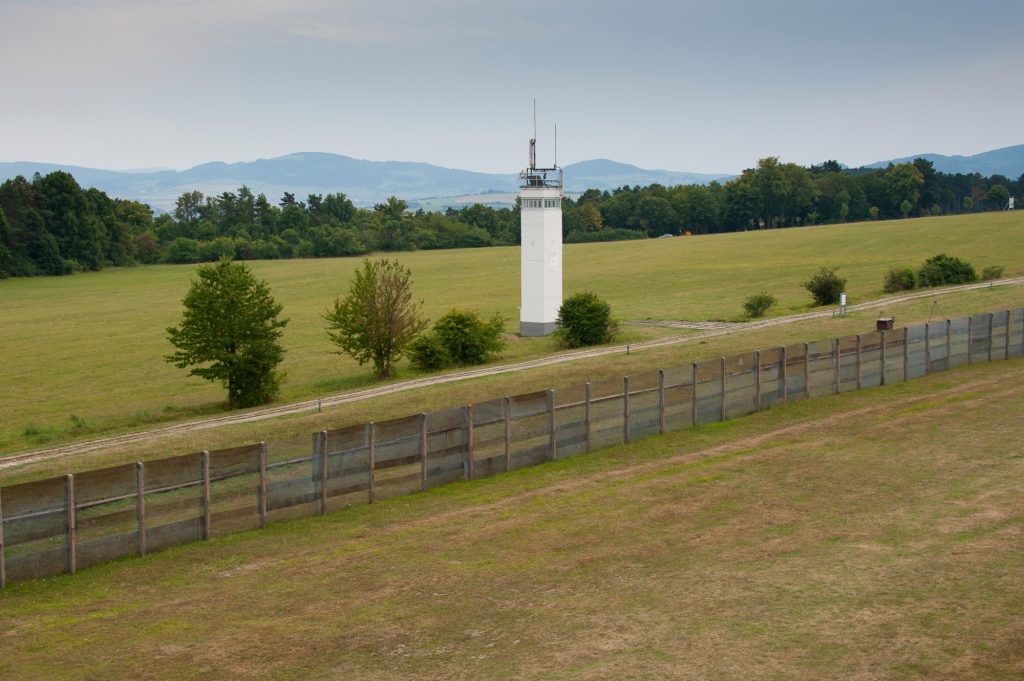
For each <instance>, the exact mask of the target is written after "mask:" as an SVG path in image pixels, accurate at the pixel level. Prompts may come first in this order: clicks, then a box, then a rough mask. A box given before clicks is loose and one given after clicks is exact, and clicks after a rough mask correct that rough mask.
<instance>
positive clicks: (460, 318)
mask: <svg viewBox="0 0 1024 681" xmlns="http://www.w3.org/2000/svg"><path fill="white" fill-rule="evenodd" d="M504 329H505V319H504V318H503V317H502V316H501V315H500V314H498V313H495V314H494V315H493V316H492V317H491V318H490V319H481V318H480V315H479V314H477V313H476V312H473V311H471V310H458V309H453V310H451V311H450V312H448V313H447V314H445V315H444V316H443V317H441V318H440V319H438V320H437V321H436V322H435V323H434V328H433V330H432V331H431V332H430V333H428V334H424V335H422V336H420V337H418V338H417V339H416V340H414V341H413V342H412V344H411V345H410V346H409V359H410V361H411V362H412V365H413V366H414V367H416V368H417V369H421V370H423V371H437V370H439V369H445V368H447V367H450V366H466V365H473V364H484V363H485V362H488V361H490V360H491V358H492V357H494V355H496V354H498V353H499V352H501V350H502V349H503V348H504V347H505V339H504V338H503V337H502V333H503V331H504Z"/></svg>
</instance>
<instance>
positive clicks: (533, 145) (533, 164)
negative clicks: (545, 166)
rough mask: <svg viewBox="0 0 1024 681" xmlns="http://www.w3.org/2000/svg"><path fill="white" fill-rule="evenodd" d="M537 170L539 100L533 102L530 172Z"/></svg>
mask: <svg viewBox="0 0 1024 681" xmlns="http://www.w3.org/2000/svg"><path fill="white" fill-rule="evenodd" d="M536 168H537V100H536V99H534V100H533V137H532V138H530V170H535V169H536Z"/></svg>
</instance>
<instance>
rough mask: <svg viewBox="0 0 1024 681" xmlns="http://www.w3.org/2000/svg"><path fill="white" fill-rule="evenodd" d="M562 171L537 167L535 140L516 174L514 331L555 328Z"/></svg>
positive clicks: (559, 284) (539, 333)
mask: <svg viewBox="0 0 1024 681" xmlns="http://www.w3.org/2000/svg"><path fill="white" fill-rule="evenodd" d="M562 180H563V176H562V169H561V168H559V167H558V165H557V164H554V165H552V167H550V168H538V167H537V159H536V140H533V139H531V140H530V167H529V168H527V169H526V170H524V171H522V172H521V173H519V205H520V231H521V238H520V241H521V244H522V247H521V248H520V294H521V297H520V300H521V304H520V308H519V333H520V334H521V335H523V336H546V335H547V334H549V333H551V332H552V331H554V330H555V328H556V327H557V324H556V320H557V319H558V308H559V307H561V305H562Z"/></svg>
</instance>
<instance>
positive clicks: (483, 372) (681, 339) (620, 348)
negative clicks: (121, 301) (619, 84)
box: [0, 277, 1024, 469]
mask: <svg viewBox="0 0 1024 681" xmlns="http://www.w3.org/2000/svg"><path fill="white" fill-rule="evenodd" d="M1020 285H1024V277H1014V278H1011V279H1001V280H998V281H993V282H983V283H978V284H964V285H961V286H950V287H948V288H943V289H938V290H927V291H916V292H914V293H907V294H904V295H899V296H890V297H887V298H882V299H879V300H872V301H868V302H864V303H858V304H857V305H850V306H849V307H848V308H847V309H849V310H851V311H854V310H866V309H872V308H880V307H885V306H890V305H893V304H895V303H902V302H906V301H909V300H915V299H918V298H929V297H933V296H939V295H944V294H949V293H959V292H962V291H972V290H975V289H981V288H989V287H991V286H1020ZM832 314H833V310H832V308H828V309H824V310H820V309H819V310H815V311H813V312H804V313H801V314H794V315H787V316H784V317H773V318H771V319H762V320H759V321H756V322H748V323H743V324H723V325H716V326H713V327H710V328H707V329H706V330H704V331H701V332H700V333H695V334H690V335H687V336H672V337H669V338H660V339H657V340H651V341H644V342H641V343H631V344H629V345H614V346H604V347H600V348H592V349H588V350H577V351H574V352H565V353H561V354H557V355H550V356H548V357H540V358H538V359H531V360H527V361H525V362H516V363H514V364H501V365H498V366H491V367H483V368H479V369H468V370H466V371H456V372H452V373H449V374H444V375H441V376H427V377H423V378H414V379H410V380H407V381H398V382H395V383H389V384H387V385H381V386H375V387H373V388H366V389H364V390H354V391H351V392H346V393H341V394H337V395H331V396H328V397H323V398H320V400H319V404H320V405H322V406H323V407H334V406H337V405H341V404H348V403H351V402H358V401H360V400H367V399H371V398H374V397H381V396H384V395H391V394H393V393H397V392H402V391H405V390H415V389H417V388H423V387H427V386H432V385H440V384H442V383H453V382H455V381H462V380H466V379H470V378H480V377H482V376H494V375H496V374H504V373H510V372H513V371H525V370H528V369H535V368H538V367H545V366H550V365H552V364H561V363H563V362H574V361H576V360H579V359H589V358H592V357H602V356H604V355H614V354H620V353H623V352H626V351H627V349H628V351H629V352H636V351H638V350H645V349H649V348H660V347H663V346H668V345H679V344H681V343H692V342H695V341H700V340H703V339H705V338H712V337H716V336H724V335H727V334H731V333H736V332H739V331H747V330H751V329H764V328H768V327H772V326H780V325H782V324H792V323H794V322H800V321H804V320H808V319H820V318H823V317H830V316H832ZM643 323H645V324H652V325H671V324H672V323H670V322H657V321H651V322H643ZM317 406H318V400H315V399H314V400H305V401H302V402H292V403H290V404H282V405H278V406H274V407H265V408H262V409H254V410H251V411H247V412H244V413H240V414H228V415H225V416H215V417H210V418H204V419H196V420H193V421H185V422H182V423H176V424H174V425H169V426H162V427H159V428H152V429H149V430H145V431H142V432H137V433H125V434H123V435H111V436H109V437H102V438H96V439H94V440H89V441H86V442H78V443H73V444H67V445H61V446H59V447H50V448H47V449H37V450H32V451H28V452H21V453H16V454H11V455H9V456H6V457H3V458H2V459H0V469H5V468H12V467H15V466H20V465H24V464H29V463H36V462H39V461H45V460H47V459H54V458H59V457H62V456H68V455H71V454H85V453H88V452H93V451H97V450H101V449H108V448H111V447H119V446H125V445H132V444H138V443H140V442H144V441H147V440H151V439H157V438H160V437H164V436H168V435H173V434H176V433H181V432H189V431H197V430H207V429H210V428H219V427H221V426H228V425H234V424H239V423H248V422H251V421H262V420H265V419H272V418H276V417H279V416H288V415H291V414H298V413H303V412H310V411H312V410H314V409H317Z"/></svg>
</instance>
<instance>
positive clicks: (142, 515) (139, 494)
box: [135, 461, 146, 556]
mask: <svg viewBox="0 0 1024 681" xmlns="http://www.w3.org/2000/svg"><path fill="white" fill-rule="evenodd" d="M135 522H136V525H137V526H138V529H137V530H136V531H137V532H138V534H139V536H138V540H139V555H140V556H144V555H146V465H145V464H144V463H142V462H141V461H136V462H135Z"/></svg>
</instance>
